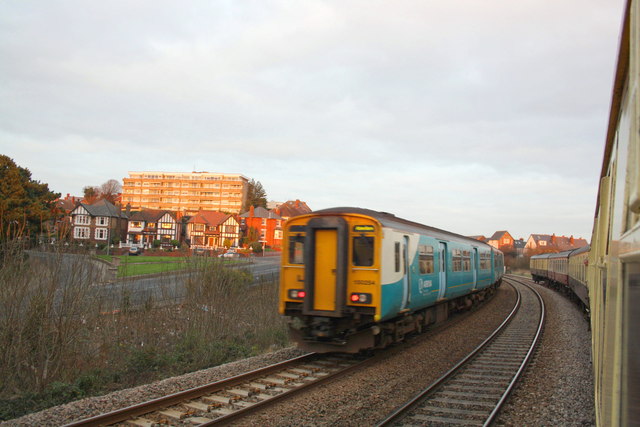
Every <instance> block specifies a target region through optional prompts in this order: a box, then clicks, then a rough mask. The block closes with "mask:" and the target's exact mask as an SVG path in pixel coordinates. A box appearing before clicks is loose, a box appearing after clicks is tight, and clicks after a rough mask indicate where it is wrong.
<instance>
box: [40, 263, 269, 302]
mask: <svg viewBox="0 0 640 427" xmlns="http://www.w3.org/2000/svg"><path fill="white" fill-rule="evenodd" d="M29 255H30V256H31V257H32V259H36V260H38V262H43V263H47V264H50V265H52V266H56V267H58V271H59V274H58V275H57V276H58V277H59V278H60V280H61V282H60V284H59V288H60V289H62V288H63V287H65V286H70V285H71V286H73V285H74V284H77V283H79V282H86V281H91V282H92V283H93V285H92V293H93V295H94V296H95V297H96V298H97V299H98V300H100V301H102V306H101V311H103V312H112V311H115V310H121V309H123V308H126V307H140V306H144V305H145V304H149V303H153V304H154V305H155V304H172V303H176V302H179V301H181V300H182V299H183V298H184V297H185V295H186V283H187V280H188V279H189V278H190V275H191V274H193V273H190V272H177V273H163V274H161V275H154V276H148V277H144V276H142V277H134V278H125V279H117V280H115V281H112V282H104V281H101V280H100V279H99V278H100V277H104V275H103V274H102V273H103V272H102V271H101V270H104V269H105V267H104V266H102V267H101V266H100V265H99V264H96V262H87V261H88V260H89V258H88V257H87V256H82V255H71V254H64V255H62V261H60V259H59V258H58V255H55V254H51V253H47V252H32V251H30V252H29ZM50 268H51V267H50ZM228 268H244V269H247V270H249V271H250V272H251V273H252V274H253V278H254V279H253V285H257V284H259V283H261V282H262V281H272V280H275V281H277V280H278V279H279V275H280V256H269V257H256V258H252V259H251V262H249V263H246V264H240V265H237V264H231V263H230V265H229V267H228ZM60 289H59V290H60Z"/></svg>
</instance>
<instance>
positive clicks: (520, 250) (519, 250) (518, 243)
mask: <svg viewBox="0 0 640 427" xmlns="http://www.w3.org/2000/svg"><path fill="white" fill-rule="evenodd" d="M526 244H527V242H525V241H524V239H518V240H515V241H514V242H513V248H514V249H515V250H516V255H517V256H519V257H521V256H523V255H524V247H525V245H526Z"/></svg>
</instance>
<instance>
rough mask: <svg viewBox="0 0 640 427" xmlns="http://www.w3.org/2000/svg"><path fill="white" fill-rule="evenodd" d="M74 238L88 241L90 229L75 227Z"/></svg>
mask: <svg viewBox="0 0 640 427" xmlns="http://www.w3.org/2000/svg"><path fill="white" fill-rule="evenodd" d="M73 237H74V238H75V239H88V238H89V227H74V228H73Z"/></svg>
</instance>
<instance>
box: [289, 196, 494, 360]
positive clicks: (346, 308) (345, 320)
mask: <svg viewBox="0 0 640 427" xmlns="http://www.w3.org/2000/svg"><path fill="white" fill-rule="evenodd" d="M503 273H504V257H503V254H502V253H501V252H500V251H498V250H496V249H495V248H493V247H491V246H489V245H488V244H486V243H483V242H480V241H478V240H474V239H472V238H468V237H464V236H461V235H458V234H454V233H450V232H447V231H443V230H439V229H436V228H433V227H428V226H426V225H422V224H418V223H415V222H412V221H408V220H405V219H401V218H398V217H396V216H394V215H392V214H390V213H386V212H376V211H372V210H367V209H360V208H332V209H325V210H321V211H316V212H313V213H311V214H308V215H302V216H299V217H295V218H292V219H290V220H289V221H288V222H287V224H286V226H285V230H284V244H283V255H282V270H281V276H280V277H281V284H280V306H279V311H280V313H281V314H283V315H285V316H288V317H289V320H290V322H289V324H290V330H291V334H292V337H293V339H294V340H295V341H296V342H297V343H298V345H299V346H300V347H302V348H304V349H305V350H309V351H316V352H329V351H341V352H352V353H353V352H358V351H360V350H363V349H372V348H382V347H385V346H387V345H388V344H390V343H392V342H397V341H401V340H402V339H403V338H404V336H405V335H406V334H408V333H410V332H413V331H418V332H419V331H421V330H422V329H423V328H424V327H425V326H427V325H430V324H432V323H435V322H440V321H442V320H444V319H446V318H447V317H448V315H449V312H450V311H452V310H457V309H465V308H470V307H471V306H473V305H474V304H475V303H477V302H480V301H482V300H484V299H486V298H487V297H488V296H489V295H491V294H492V293H493V292H494V290H495V289H496V288H497V286H499V284H500V281H501V278H502V276H503Z"/></svg>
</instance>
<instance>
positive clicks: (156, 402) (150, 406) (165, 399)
mask: <svg viewBox="0 0 640 427" xmlns="http://www.w3.org/2000/svg"><path fill="white" fill-rule="evenodd" d="M316 356H317V355H316V354H315V353H307V354H303V355H302V356H298V357H295V358H293V359H289V360H285V361H283V362H279V363H275V364H273V365H269V366H265V367H263V368H258V369H254V370H252V371H249V372H245V373H243V374H239V375H236V376H233V377H230V378H225V379H223V380H219V381H215V382H212V383H209V384H205V385H202V386H198V387H194V388H191V389H188V390H184V391H180V392H177V393H173V394H170V395H167V396H162V397H159V398H157V399H153V400H150V401H147V402H142V403H138V404H136V405H131V406H128V407H126V408H121V409H117V410H115V411H111V412H107V413H105V414H100V415H96V416H93V417H90V418H85V419H82V420H79V421H74V422H72V423H69V424H66V425H65V426H64V427H79V426H103V425H110V424H115V423H119V422H122V421H126V420H128V419H130V418H133V417H137V416H140V415H144V414H148V413H149V412H153V411H155V410H158V409H163V408H166V407H169V406H172V405H176V404H178V403H181V402H184V401H186V400H190V399H195V398H198V397H200V396H203V395H205V394H208V393H213V392H216V391H219V390H222V389H224V388H227V387H232V386H234V385H237V384H241V383H243V382H246V381H248V380H250V379H252V378H255V377H258V376H262V375H268V374H269V373H270V372H274V371H278V370H281V369H283V368H286V367H287V366H288V365H296V364H299V363H302V362H305V361H307V360H312V359H314V357H316Z"/></svg>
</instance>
